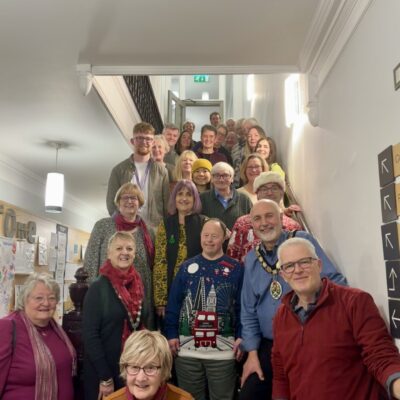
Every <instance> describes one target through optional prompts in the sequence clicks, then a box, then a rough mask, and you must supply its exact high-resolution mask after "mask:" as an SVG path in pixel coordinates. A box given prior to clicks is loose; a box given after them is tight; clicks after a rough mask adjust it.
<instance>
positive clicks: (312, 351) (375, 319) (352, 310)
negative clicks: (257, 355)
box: [272, 238, 400, 400]
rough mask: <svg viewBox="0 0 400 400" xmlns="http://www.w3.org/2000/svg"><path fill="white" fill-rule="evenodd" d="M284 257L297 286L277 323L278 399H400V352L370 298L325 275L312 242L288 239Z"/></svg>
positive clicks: (283, 269)
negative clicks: (324, 276) (323, 276)
mask: <svg viewBox="0 0 400 400" xmlns="http://www.w3.org/2000/svg"><path fill="white" fill-rule="evenodd" d="M278 259H279V263H280V276H281V277H282V278H283V279H284V280H285V282H286V283H287V284H289V285H290V287H291V288H292V289H293V291H291V292H290V293H288V294H287V295H285V296H284V297H283V299H282V304H283V306H281V307H280V308H279V310H278V311H277V313H276V315H275V318H274V323H273V334H274V345H273V349H272V366H273V396H272V397H273V398H274V399H279V400H289V399H294V398H296V399H299V400H301V399H326V400H336V399H341V400H350V399H351V400H366V399H368V400H378V399H384V398H391V396H393V397H394V398H396V399H400V356H399V352H398V349H397V348H396V346H395V345H394V343H393V339H392V337H391V336H390V335H389V332H388V330H387V328H386V325H385V322H384V321H383V319H382V317H381V316H380V313H379V310H378V308H377V307H376V305H375V303H374V301H373V299H372V297H371V296H370V295H369V294H368V293H366V292H363V291H362V290H359V289H354V288H348V287H342V286H338V285H336V284H334V283H333V282H331V281H330V280H329V279H326V278H322V279H321V277H320V273H321V270H323V268H324V265H323V264H324V262H323V261H322V260H321V259H320V258H319V257H318V254H317V252H316V251H315V248H314V246H313V245H312V244H311V243H310V242H309V241H308V240H305V239H301V238H293V239H289V240H287V241H286V242H284V243H283V244H282V245H281V246H280V247H279V249H278ZM300 338H301V340H299V339H300Z"/></svg>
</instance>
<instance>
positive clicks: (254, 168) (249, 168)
mask: <svg viewBox="0 0 400 400" xmlns="http://www.w3.org/2000/svg"><path fill="white" fill-rule="evenodd" d="M246 169H248V170H253V171H259V170H260V169H262V166H261V165H248V166H247V167H246Z"/></svg>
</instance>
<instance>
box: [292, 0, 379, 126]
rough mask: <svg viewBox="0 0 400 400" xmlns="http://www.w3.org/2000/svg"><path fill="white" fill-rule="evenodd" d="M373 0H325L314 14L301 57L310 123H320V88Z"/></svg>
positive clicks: (316, 124) (300, 63)
mask: <svg viewBox="0 0 400 400" xmlns="http://www.w3.org/2000/svg"><path fill="white" fill-rule="evenodd" d="M372 1H373V0H326V1H324V2H321V3H320V4H319V8H318V9H317V11H316V12H315V14H314V18H313V21H312V24H311V27H310V29H309V31H308V34H307V37H306V40H305V42H304V46H303V49H302V51H301V53H300V57H299V65H300V71H301V72H304V73H306V74H307V80H306V81H307V85H306V91H307V93H306V98H307V99H308V100H307V103H306V111H307V114H308V119H309V121H310V124H311V125H312V126H314V127H316V126H318V125H319V107H318V92H319V90H320V89H321V87H322V85H323V84H324V82H325V79H326V78H327V76H328V75H329V72H330V71H331V69H332V68H333V66H334V65H335V63H336V60H337V59H338V57H339V55H340V53H341V52H342V50H343V49H344V47H345V46H346V43H347V41H348V40H349V39H350V37H351V35H352V34H353V32H354V31H355V30H356V28H357V26H358V24H359V22H360V20H361V19H362V17H363V15H364V13H365V12H366V10H367V9H368V7H369V6H370V4H371V3H372Z"/></svg>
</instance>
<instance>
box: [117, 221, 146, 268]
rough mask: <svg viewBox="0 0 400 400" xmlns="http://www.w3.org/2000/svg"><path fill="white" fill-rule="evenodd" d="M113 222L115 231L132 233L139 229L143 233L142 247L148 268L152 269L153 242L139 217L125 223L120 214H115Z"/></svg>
mask: <svg viewBox="0 0 400 400" xmlns="http://www.w3.org/2000/svg"><path fill="white" fill-rule="evenodd" d="M114 222H115V227H116V228H117V231H128V232H129V231H133V230H134V229H135V228H136V227H139V228H141V230H142V232H143V238H144V245H145V247H146V251H147V257H148V261H149V264H150V268H153V263H154V244H153V241H152V240H151V237H150V234H149V231H148V230H147V226H146V224H145V223H144V221H143V219H142V218H140V217H139V216H137V217H136V219H135V221H133V222H131V221H127V220H126V219H125V218H124V217H123V216H122V214H120V213H117V214H115V217H114Z"/></svg>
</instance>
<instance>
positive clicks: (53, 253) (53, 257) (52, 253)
mask: <svg viewBox="0 0 400 400" xmlns="http://www.w3.org/2000/svg"><path fill="white" fill-rule="evenodd" d="M56 264H57V234H56V233H54V232H52V234H51V239H50V246H49V271H50V272H54V271H55V270H56Z"/></svg>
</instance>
